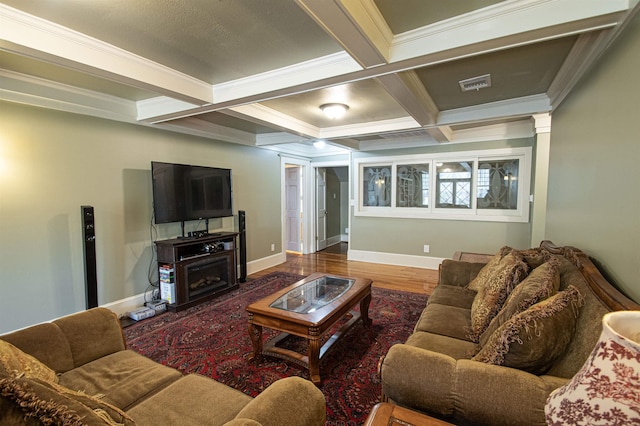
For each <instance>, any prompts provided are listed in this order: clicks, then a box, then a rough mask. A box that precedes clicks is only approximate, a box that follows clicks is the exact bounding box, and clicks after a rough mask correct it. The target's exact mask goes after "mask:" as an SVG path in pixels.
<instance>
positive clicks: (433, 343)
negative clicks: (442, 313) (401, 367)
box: [405, 331, 477, 359]
mask: <svg viewBox="0 0 640 426" xmlns="http://www.w3.org/2000/svg"><path fill="white" fill-rule="evenodd" d="M405 345H410V346H413V347H416V348H420V349H425V350H428V351H433V352H438V353H440V354H443V355H447V356H450V357H451V358H453V359H470V358H471V357H473V355H474V354H475V353H476V352H477V350H476V344H475V343H473V342H470V341H468V340H460V339H456V338H454V337H449V336H443V335H441V334H433V333H427V332H426V331H416V332H415V333H413V334H411V336H409V338H408V339H407V341H406V342H405Z"/></svg>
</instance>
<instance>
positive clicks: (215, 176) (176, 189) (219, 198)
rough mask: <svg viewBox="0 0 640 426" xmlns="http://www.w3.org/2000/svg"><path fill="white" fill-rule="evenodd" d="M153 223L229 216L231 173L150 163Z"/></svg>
mask: <svg viewBox="0 0 640 426" xmlns="http://www.w3.org/2000/svg"><path fill="white" fill-rule="evenodd" d="M151 176H152V182H153V211H154V219H155V222H156V223H170V222H185V221H188V220H199V219H211V218H216V217H228V216H233V194H232V185H231V170H230V169H220V168H216V167H204V166H190V165H186V164H173V163H161V162H157V161H152V162H151Z"/></svg>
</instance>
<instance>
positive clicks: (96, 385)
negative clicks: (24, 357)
mask: <svg viewBox="0 0 640 426" xmlns="http://www.w3.org/2000/svg"><path fill="white" fill-rule="evenodd" d="M180 377H182V374H181V373H180V372H179V371H177V370H174V369H173V368H169V367H167V366H164V365H162V364H158V363H156V362H154V361H152V360H150V359H148V358H145V357H143V356H142V355H140V354H137V353H135V352H133V351H131V350H124V351H120V352H116V353H114V354H111V355H107V356H105V357H102V358H100V359H97V360H95V361H92V362H89V363H87V364H84V365H83V366H82V367H78V368H75V369H73V370H71V371H68V372H66V373H64V374H62V375H61V376H60V383H61V384H62V385H64V386H66V387H68V388H70V389H73V390H76V391H82V392H84V393H86V394H89V395H99V394H100V395H104V397H103V399H104V401H106V402H108V403H110V404H113V405H115V406H116V407H119V408H121V409H123V410H125V411H126V410H128V409H129V408H130V407H132V406H134V405H135V404H137V403H138V402H140V401H141V400H143V399H145V398H147V397H148V396H149V395H152V394H154V393H156V392H158V390H160V389H162V388H164V387H166V386H167V385H169V384H170V383H172V382H174V381H176V380H178V379H179V378H180Z"/></svg>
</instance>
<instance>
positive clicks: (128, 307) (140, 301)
mask: <svg viewBox="0 0 640 426" xmlns="http://www.w3.org/2000/svg"><path fill="white" fill-rule="evenodd" d="M144 295H145V293H140V294H136V295H135V296H131V297H127V298H126V299H120V300H116V301H115V302H111V303H105V304H104V305H100V307H102V308H107V309H109V310H111V311H112V312H115V314H116V315H118V318H120V317H123V316H126V315H127V314H128V313H129V312H131V311H133V310H134V309H138V308H139V307H141V306H144Z"/></svg>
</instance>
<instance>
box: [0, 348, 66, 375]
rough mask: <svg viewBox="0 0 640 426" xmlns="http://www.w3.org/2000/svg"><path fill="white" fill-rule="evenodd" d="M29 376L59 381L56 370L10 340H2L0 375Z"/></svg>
mask: <svg viewBox="0 0 640 426" xmlns="http://www.w3.org/2000/svg"><path fill="white" fill-rule="evenodd" d="M22 376H25V377H28V378H36V379H41V380H45V381H48V382H57V381H58V376H56V372H55V371H53V370H52V369H50V368H49V367H47V366H46V365H44V364H43V363H41V362H40V361H38V360H37V359H36V358H34V357H32V356H31V355H29V354H26V353H24V352H22V351H21V350H20V349H18V348H16V347H15V346H13V345H12V344H11V343H9V342H5V341H4V340H0V377H13V378H15V377H22Z"/></svg>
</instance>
